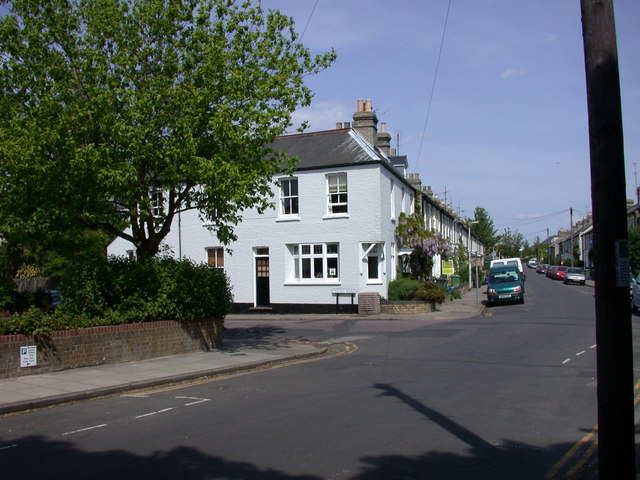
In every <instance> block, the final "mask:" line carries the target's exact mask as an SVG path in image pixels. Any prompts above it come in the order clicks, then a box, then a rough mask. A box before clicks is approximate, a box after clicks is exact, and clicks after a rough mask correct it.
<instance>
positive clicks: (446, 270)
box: [442, 260, 453, 275]
mask: <svg viewBox="0 0 640 480" xmlns="http://www.w3.org/2000/svg"><path fill="white" fill-rule="evenodd" d="M442 273H443V274H444V275H453V260H443V261H442Z"/></svg>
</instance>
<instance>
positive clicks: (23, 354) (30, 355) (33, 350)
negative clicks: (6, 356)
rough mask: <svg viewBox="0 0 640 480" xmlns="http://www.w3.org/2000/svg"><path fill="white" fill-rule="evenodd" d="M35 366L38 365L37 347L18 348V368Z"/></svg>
mask: <svg viewBox="0 0 640 480" xmlns="http://www.w3.org/2000/svg"><path fill="white" fill-rule="evenodd" d="M36 365H38V347H37V346H36V345H29V346H27V347H20V368H22V367H34V366H36Z"/></svg>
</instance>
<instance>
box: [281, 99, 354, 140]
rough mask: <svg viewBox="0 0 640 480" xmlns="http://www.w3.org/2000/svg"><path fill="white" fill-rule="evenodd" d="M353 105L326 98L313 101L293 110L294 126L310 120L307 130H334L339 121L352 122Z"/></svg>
mask: <svg viewBox="0 0 640 480" xmlns="http://www.w3.org/2000/svg"><path fill="white" fill-rule="evenodd" d="M353 111H354V109H353V107H348V106H347V105H345V104H344V103H342V102H339V101H337V100H325V101H320V102H312V103H311V106H309V107H304V108H300V109H298V110H296V111H295V112H293V114H292V115H291V116H292V119H293V124H294V126H296V127H297V126H298V125H300V124H301V123H302V122H305V121H306V122H309V128H308V129H307V131H310V132H317V131H320V130H332V129H334V128H336V123H337V122H351V121H352V118H351V117H352V116H353Z"/></svg>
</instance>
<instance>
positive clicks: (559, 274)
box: [551, 265, 569, 280]
mask: <svg viewBox="0 0 640 480" xmlns="http://www.w3.org/2000/svg"><path fill="white" fill-rule="evenodd" d="M567 270H569V267H566V266H564V265H560V266H559V267H556V269H555V270H554V271H553V277H551V278H553V279H554V280H563V279H564V276H565V274H566V273H567Z"/></svg>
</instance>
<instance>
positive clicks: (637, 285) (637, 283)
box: [631, 275, 640, 312]
mask: <svg viewBox="0 0 640 480" xmlns="http://www.w3.org/2000/svg"><path fill="white" fill-rule="evenodd" d="M638 308H640V275H638V276H637V277H636V278H635V279H634V281H633V282H631V311H632V312H637V311H638Z"/></svg>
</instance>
